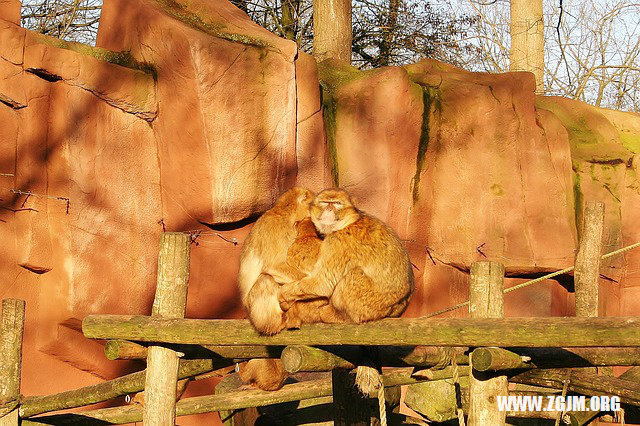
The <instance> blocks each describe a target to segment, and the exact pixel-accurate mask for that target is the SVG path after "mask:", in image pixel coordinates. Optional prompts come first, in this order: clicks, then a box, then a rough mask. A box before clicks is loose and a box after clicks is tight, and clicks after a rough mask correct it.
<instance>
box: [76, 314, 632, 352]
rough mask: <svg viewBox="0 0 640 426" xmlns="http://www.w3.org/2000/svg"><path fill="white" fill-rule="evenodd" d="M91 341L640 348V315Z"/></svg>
mask: <svg viewBox="0 0 640 426" xmlns="http://www.w3.org/2000/svg"><path fill="white" fill-rule="evenodd" d="M82 330H83V332H84V335H85V336H86V337H89V338H95V339H125V340H140V341H146V342H165V343H181V344H198V345H209V344H216V345H224V346H228V345H230V346H234V345H238V346H244V345H271V346H282V345H308V346H318V345H327V346H331V345H371V346H377V345H380V346H385V345H387V346H411V345H416V346H417V345H425V346H498V347H505V348H508V347H564V346H569V347H598V346H602V347H640V317H606V318H571V317H552V318H426V319H425V318H388V319H384V320H380V321H374V322H370V323H367V324H308V325H303V326H302V328H301V329H300V330H285V331H282V332H280V333H278V334H276V335H275V336H261V335H260V334H258V333H257V332H256V331H255V330H254V329H253V327H252V326H251V324H250V323H249V322H248V321H246V320H202V319H167V318H151V317H145V316H136V315H89V316H88V317H86V318H85V319H84V321H83V322H82Z"/></svg>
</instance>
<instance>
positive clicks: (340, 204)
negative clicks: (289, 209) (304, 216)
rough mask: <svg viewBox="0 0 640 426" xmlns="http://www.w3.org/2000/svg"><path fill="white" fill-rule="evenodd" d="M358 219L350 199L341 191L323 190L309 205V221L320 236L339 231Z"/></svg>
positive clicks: (358, 216) (358, 215)
mask: <svg viewBox="0 0 640 426" xmlns="http://www.w3.org/2000/svg"><path fill="white" fill-rule="evenodd" d="M359 218H360V214H359V213H358V211H357V210H356V208H355V207H354V206H353V202H352V201H351V197H349V194H348V193H347V192H346V191H344V190H342V189H325V190H324V191H322V192H320V193H319V194H318V195H317V196H316V198H315V199H314V200H313V204H312V205H311V219H312V220H313V224H314V225H315V226H316V228H317V229H318V232H319V233H320V234H322V235H327V234H330V233H332V232H335V231H339V230H340V229H343V228H345V227H347V226H348V225H350V224H352V223H353V222H355V221H356V220H358V219H359Z"/></svg>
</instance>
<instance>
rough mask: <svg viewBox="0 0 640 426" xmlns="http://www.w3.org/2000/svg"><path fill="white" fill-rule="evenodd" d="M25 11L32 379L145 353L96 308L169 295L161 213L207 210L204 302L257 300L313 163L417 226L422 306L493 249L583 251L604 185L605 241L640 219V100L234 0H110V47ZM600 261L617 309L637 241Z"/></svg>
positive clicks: (319, 174)
mask: <svg viewBox="0 0 640 426" xmlns="http://www.w3.org/2000/svg"><path fill="white" fill-rule="evenodd" d="M18 23H19V2H17V1H12V0H3V1H0V207H1V209H0V241H1V242H2V244H0V295H1V296H2V297H3V298H5V297H20V298H24V299H26V300H27V325H26V334H25V356H24V369H23V374H24V377H23V393H24V394H25V395H34V394H44V393H51V392H56V391H62V390H67V389H70V388H73V387H77V386H81V385H86V384H90V383H96V382H99V381H101V380H103V379H107V378H112V377H115V376H117V375H120V374H122V373H124V372H127V371H131V370H133V369H136V368H139V367H140V366H139V365H135V364H131V363H127V362H107V361H105V360H104V358H103V356H102V354H101V349H102V348H101V346H100V345H99V344H98V343H96V342H91V341H87V340H86V339H84V338H83V337H82V335H81V333H80V332H79V321H80V320H81V319H82V318H83V317H84V316H85V315H87V314H90V313H123V314H124V313H128V314H135V313H138V314H147V313H149V312H150V309H151V302H152V299H153V292H154V283H155V272H156V271H155V268H156V259H157V244H158V241H159V235H160V233H161V232H162V231H163V230H168V231H198V232H200V234H199V236H197V237H196V238H195V243H194V246H193V249H192V250H193V251H192V265H191V282H190V288H189V296H188V306H187V316H189V317H199V318H232V317H241V316H242V315H243V313H242V310H241V308H240V306H239V300H238V294H237V291H236V288H235V278H236V274H237V267H238V265H237V263H238V256H239V252H240V248H241V245H242V241H243V239H244V238H245V236H246V234H247V232H248V230H249V229H250V227H251V223H252V221H253V218H255V216H256V215H257V214H259V213H260V212H262V211H264V210H265V209H266V208H268V206H269V205H270V204H271V203H272V202H273V200H274V199H275V197H276V196H277V195H278V194H279V193H280V192H282V191H283V190H284V189H286V188H288V187H290V186H291V185H294V184H299V185H304V186H307V187H310V188H311V189H313V190H320V189H322V188H324V187H328V186H332V185H340V186H342V187H344V188H346V189H348V190H349V191H350V192H351V193H353V195H354V198H355V199H356V201H357V203H358V204H359V206H361V207H362V208H363V209H364V210H366V211H368V212H370V213H372V214H374V215H376V216H378V217H380V218H381V219H383V220H385V221H386V222H388V223H389V224H390V225H391V226H392V227H393V228H394V229H395V230H396V231H397V232H398V234H399V235H400V236H401V238H402V239H403V240H404V241H405V242H406V245H407V248H408V250H409V252H410V254H411V258H412V261H413V263H414V265H415V269H414V272H415V274H416V278H417V279H416V283H417V285H416V292H415V294H414V297H413V300H412V303H411V305H410V307H409V309H408V311H407V313H406V315H408V316H419V315H424V314H427V313H429V312H433V311H435V310H438V309H440V308H444V307H446V306H449V305H452V304H455V303H458V302H460V301H463V300H466V298H467V292H468V269H469V266H470V264H471V263H472V262H473V261H475V260H483V259H492V260H497V261H500V262H503V263H504V264H505V265H506V268H507V274H508V275H509V278H507V280H506V285H507V286H511V285H514V284H517V283H520V282H522V281H524V280H525V279H526V277H530V276H533V275H535V274H539V273H542V272H546V271H552V270H556V269H559V268H564V267H566V266H569V265H571V264H572V263H573V259H574V255H575V249H576V245H577V240H578V231H577V226H576V223H579V220H580V211H581V206H582V205H583V204H584V202H585V201H586V200H602V201H604V202H605V204H606V209H607V213H606V226H605V228H606V231H605V249H606V250H607V251H609V250H611V249H615V248H619V247H622V246H623V245H626V244H630V243H633V242H636V241H639V240H640V225H639V224H638V223H639V220H638V219H640V213H639V211H640V210H639V207H640V189H639V188H638V177H637V171H638V161H639V160H640V159H639V158H638V153H640V117H639V116H638V115H637V114H632V113H624V112H617V111H610V110H604V109H598V108H594V107H591V106H589V105H586V104H583V103H580V102H576V101H571V100H568V99H562V98H553V97H540V96H536V95H535V94H534V80H533V76H532V75H531V74H528V73H508V74H501V75H491V74H481V73H470V72H467V71H463V70H460V69H457V68H454V67H452V66H449V65H446V64H443V63H440V62H437V61H432V60H425V61H423V62H420V63H418V64H414V65H409V66H406V67H385V68H381V69H376V70H370V71H358V70H356V69H354V68H352V67H350V66H348V65H345V64H343V63H338V62H332V61H326V62H323V63H321V64H316V62H315V60H314V59H313V58H312V57H310V56H309V55H306V54H304V53H302V52H298V51H297V47H296V45H295V44H294V43H293V42H290V41H287V40H283V39H280V38H278V37H276V36H274V35H273V34H271V33H269V32H267V31H266V30H264V29H262V28H261V27H259V26H257V25H255V24H254V23H252V22H251V21H250V20H249V18H248V17H247V16H246V15H245V14H244V13H243V12H241V11H240V10H238V9H236V8H235V7H234V6H232V5H231V4H230V3H229V2H227V1H226V0H180V1H174V0H106V1H105V4H104V8H103V12H102V17H101V22H100V27H99V33H98V41H97V47H95V48H92V47H88V46H84V45H78V44H74V43H65V42H60V41H58V40H54V39H51V38H48V37H45V36H41V35H38V34H35V33H33V32H31V31H28V30H25V29H23V28H20V27H19V26H18ZM236 243H237V244H236ZM602 274H603V276H604V277H606V278H603V280H602V282H601V287H602V295H603V297H602V298H601V299H602V300H601V314H602V315H638V313H640V297H639V296H640V252H630V253H628V254H626V255H625V256H623V257H620V258H617V259H615V260H613V261H611V262H609V263H607V264H605V265H603V269H602ZM570 286H571V279H570V277H564V278H562V279H560V280H559V282H558V281H547V282H544V283H542V284H539V285H537V287H530V288H527V289H525V290H520V291H518V292H514V293H510V294H509V295H507V296H506V312H507V315H509V316H531V315H537V316H550V315H571V314H572V312H573V309H572V297H571V294H570V293H568V291H567V289H568V288H569V289H570ZM449 315H459V316H460V315H465V313H464V311H457V312H454V313H451V314H449ZM46 371H56V372H58V374H57V375H55V376H54V375H51V374H47V373H46ZM59 377H63V378H62V379H60V378H59ZM212 386H213V384H212V383H206V382H198V383H197V384H194V385H191V386H190V387H189V390H188V395H197V394H204V393H210V392H211V387H212ZM189 421H192V422H194V423H193V424H198V422H199V421H201V419H200V420H199V419H197V418H196V419H191V420H189ZM185 424H186V423H185Z"/></svg>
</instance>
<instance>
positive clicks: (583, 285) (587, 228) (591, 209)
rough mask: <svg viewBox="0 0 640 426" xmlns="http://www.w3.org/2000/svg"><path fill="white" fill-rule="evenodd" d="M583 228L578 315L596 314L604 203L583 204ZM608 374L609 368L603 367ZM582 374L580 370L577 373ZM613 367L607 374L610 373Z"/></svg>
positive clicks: (576, 275) (586, 416)
mask: <svg viewBox="0 0 640 426" xmlns="http://www.w3.org/2000/svg"><path fill="white" fill-rule="evenodd" d="M580 226H581V228H580V229H581V232H580V244H579V246H578V253H576V260H575V269H574V272H573V283H574V289H575V295H576V316H577V317H597V316H598V300H599V298H600V296H599V292H600V289H599V288H598V282H599V281H600V256H601V253H602V231H603V229H604V203H602V202H600V201H588V202H587V203H586V204H585V206H584V212H583V214H582V224H581V225H580ZM581 371H582V372H583V373H593V374H597V373H598V368H597V367H593V368H589V369H582V370H581ZM604 373H605V374H607V372H606V370H605V371H604ZM578 374H579V373H578ZM611 374H612V373H611V369H609V372H608V374H607V375H611ZM596 415H598V412H597V411H584V412H580V413H575V417H576V418H577V419H578V420H579V421H581V422H584V424H586V423H588V422H589V421H590V420H591V419H593V418H594V417H595V416H596ZM581 424H583V423H581Z"/></svg>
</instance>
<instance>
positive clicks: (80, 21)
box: [22, 0, 102, 44]
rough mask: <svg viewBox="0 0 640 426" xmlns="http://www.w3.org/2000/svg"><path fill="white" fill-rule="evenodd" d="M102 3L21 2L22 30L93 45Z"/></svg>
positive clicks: (64, 0)
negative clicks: (23, 28)
mask: <svg viewBox="0 0 640 426" xmlns="http://www.w3.org/2000/svg"><path fill="white" fill-rule="evenodd" d="M101 8H102V0H22V26H24V27H26V28H29V29H31V30H34V31H37V32H39V33H42V34H46V35H50V36H52V37H57V38H61V39H65V40H71V41H79V42H83V43H89V44H94V42H95V38H96V34H97V31H98V21H99V20H100V11H101Z"/></svg>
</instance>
